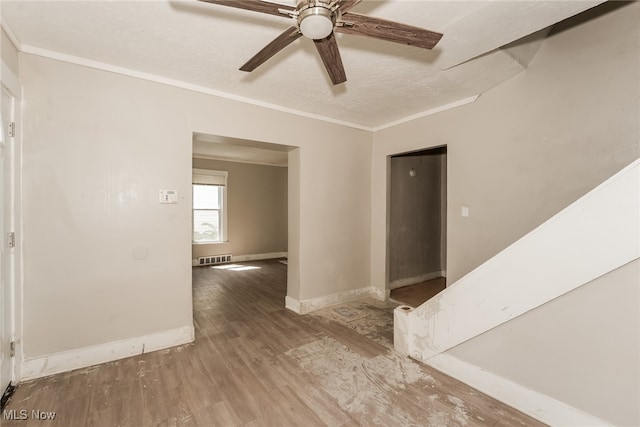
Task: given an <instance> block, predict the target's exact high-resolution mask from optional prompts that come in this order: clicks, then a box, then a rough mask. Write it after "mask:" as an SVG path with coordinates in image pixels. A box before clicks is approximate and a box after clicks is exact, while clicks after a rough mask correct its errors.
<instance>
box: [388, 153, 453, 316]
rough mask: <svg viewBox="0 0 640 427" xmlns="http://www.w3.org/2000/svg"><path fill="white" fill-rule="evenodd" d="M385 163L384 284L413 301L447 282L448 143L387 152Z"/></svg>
mask: <svg viewBox="0 0 640 427" xmlns="http://www.w3.org/2000/svg"><path fill="white" fill-rule="evenodd" d="M388 168H389V173H388V176H389V186H388V188H389V199H388V200H389V203H388V208H387V209H388V219H389V220H388V223H387V235H388V238H387V266H388V268H387V275H388V282H387V283H388V288H389V289H390V295H391V299H393V300H395V301H398V302H401V303H404V304H407V305H411V306H414V307H417V306H418V305H420V304H422V303H424V302H425V301H427V300H428V299H430V298H432V297H433V296H435V295H436V294H437V293H439V292H440V291H442V290H444V288H445V287H446V265H447V147H446V146H442V147H436V148H431V149H425V150H420V151H414V152H409V153H401V154H397V155H393V156H390V159H389V162H388Z"/></svg>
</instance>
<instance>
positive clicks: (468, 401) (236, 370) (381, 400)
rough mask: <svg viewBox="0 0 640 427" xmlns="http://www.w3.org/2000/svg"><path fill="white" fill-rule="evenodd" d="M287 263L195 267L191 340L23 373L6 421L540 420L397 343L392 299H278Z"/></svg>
mask: <svg viewBox="0 0 640 427" xmlns="http://www.w3.org/2000/svg"><path fill="white" fill-rule="evenodd" d="M286 268H287V266H286V265H284V264H281V263H279V262H277V261H260V262H251V263H243V264H240V265H238V266H237V267H229V266H225V268H222V269H216V268H211V267H196V268H194V269H193V284H194V286H193V296H194V322H195V328H196V341H195V343H194V344H188V345H183V346H180V347H176V348H172V349H167V350H162V351H157V352H152V353H147V354H144V355H140V356H136V357H131V358H128V359H123V360H119V361H115V362H110V363H106V364H103V365H99V366H94V367H90V368H86V369H79V370H76V371H73V372H68V373H64V374H59V375H54V376H50V377H47V378H43V379H38V380H35V381H30V382H27V383H23V384H21V385H20V386H19V387H18V389H17V391H16V393H15V395H14V396H13V397H12V399H11V401H10V402H9V405H8V407H7V408H6V409H7V410H14V412H13V414H16V415H18V416H19V415H20V411H23V410H24V411H26V412H27V413H28V418H27V419H26V420H21V421H10V420H7V419H6V416H5V419H4V420H3V423H2V425H3V426H4V425H6V426H22V427H27V426H49V425H56V426H65V427H68V426H71V427H75V426H78V427H84V426H134V427H139V426H216V425H219V426H234V425H242V426H369V425H384V426H416V425H419V426H537V425H541V424H540V423H538V422H537V421H535V420H533V419H531V418H529V417H527V416H526V415H523V414H521V413H520V412H518V411H515V410H514V409H512V408H510V407H508V406H505V405H503V404H501V403H499V402H498V401H496V400H494V399H491V398H489V397H487V396H485V395H483V394H481V393H479V392H478V391H476V390H474V389H472V388H470V387H468V386H466V385H464V384H462V383H460V382H458V381H456V380H454V379H452V378H450V377H448V376H446V375H444V374H442V373H440V372H438V371H436V370H434V369H431V368H429V367H427V366H425V365H422V364H419V363H417V362H415V361H413V360H412V359H409V358H406V357H402V356H400V355H398V354H397V353H395V352H394V351H393V349H392V347H393V346H392V339H393V337H392V333H393V308H394V304H392V303H383V302H377V301H373V300H372V301H360V302H355V303H349V304H344V305H340V306H335V307H330V308H326V309H323V310H320V311H318V312H315V313H313V314H311V315H306V316H300V315H297V314H295V313H292V312H290V311H288V310H285V308H284V297H285V294H286ZM32 410H39V411H43V412H45V413H46V412H55V419H54V420H53V421H51V420H49V421H42V420H37V419H34V418H33V417H32V414H33V413H32ZM8 413H10V412H5V415H6V414H8Z"/></svg>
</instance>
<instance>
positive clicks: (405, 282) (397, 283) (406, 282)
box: [389, 270, 446, 289]
mask: <svg viewBox="0 0 640 427" xmlns="http://www.w3.org/2000/svg"><path fill="white" fill-rule="evenodd" d="M445 274H446V273H445V272H444V271H442V270H440V271H432V272H431V273H426V274H423V275H421V276H416V277H407V278H406V279H398V280H394V281H393V282H390V283H389V289H397V288H401V287H403V286H411V285H416V284H418V283H422V282H426V281H427V280H431V279H436V278H438V277H445Z"/></svg>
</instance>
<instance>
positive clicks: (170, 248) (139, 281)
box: [20, 54, 371, 357]
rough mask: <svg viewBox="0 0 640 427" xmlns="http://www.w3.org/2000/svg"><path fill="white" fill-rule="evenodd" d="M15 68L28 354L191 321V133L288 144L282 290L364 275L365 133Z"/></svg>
mask: <svg viewBox="0 0 640 427" xmlns="http://www.w3.org/2000/svg"><path fill="white" fill-rule="evenodd" d="M20 72H21V79H22V83H23V85H24V106H23V108H24V121H23V124H24V126H23V135H24V139H23V142H24V144H23V153H24V164H23V176H24V184H23V206H24V236H23V251H24V260H25V261H24V285H23V286H24V333H23V339H24V350H25V354H26V356H27V357H37V356H41V355H47V354H51V353H54V352H59V351H65V350H73V349H78V348H82V347H86V346H91V345H97V344H101V343H106V342H110V341H113V340H118V339H126V338H135V337H138V336H142V335H145V334H151V333H156V332H162V331H165V330H169V329H172V328H179V327H183V326H188V325H191V324H192V308H191V172H192V149H191V147H192V135H193V132H199V133H205V134H210V135H221V136H231V137H237V138H242V139H248V140H256V141H265V142H272V143H278V144H285V145H291V146H297V147H299V148H298V149H297V150H295V151H296V152H297V155H299V165H298V166H299V167H297V168H295V171H296V175H293V176H291V177H290V180H294V181H295V185H296V186H298V187H299V191H298V193H299V194H297V195H295V196H294V197H293V200H294V201H296V202H298V206H296V207H293V208H294V209H298V210H299V220H298V222H297V223H295V224H296V225H299V227H298V228H297V229H295V228H294V229H290V230H289V239H293V240H294V241H299V242H300V244H299V245H298V253H297V254H295V255H294V256H293V257H291V258H292V259H296V260H297V263H298V265H297V266H296V270H297V272H298V274H297V275H293V276H292V278H290V279H289V280H290V281H291V280H295V281H297V283H290V288H291V289H292V292H294V293H295V292H297V293H298V294H299V295H293V297H294V298H295V297H298V298H299V297H304V296H305V295H308V296H317V295H327V294H330V293H334V292H338V291H347V290H350V289H354V288H361V287H364V286H367V285H368V284H369V256H368V250H369V241H370V240H369V239H370V222H369V206H370V187H369V176H370V159H371V149H370V142H371V136H370V134H369V133H368V132H365V131H361V130H356V129H352V128H346V127H344V126H339V125H333V124H328V123H326V122H319V121H317V120H313V119H308V118H303V117H300V116H295V115H291V114H287V113H282V112H278V111H274V110H269V109H266V108H262V107H257V106H252V105H249V104H245V103H241V102H236V101H230V100H226V99H223V98H218V97H215V96H210V95H205V94H201V93H196V92H192V91H188V90H184V89H179V88H175V87H170V86H165V85H162V84H158V83H153V82H149V81H144V80H140V79H136V78H131V77H127V76H122V75H119V74H115V73H110V72H104V71H100V70H95V69H91V68H87V67H83V66H79V65H74V64H69V63H63V62H59V61H56V60H51V59H46V58H42V57H38V56H34V55H29V54H22V55H20ZM247 118H250V120H251V126H247ZM300 135H305V137H304V138H300ZM160 189H172V190H177V191H178V192H179V195H180V198H179V203H178V204H175V205H162V204H159V203H158V190H160ZM291 250H292V249H291V246H290V247H289V252H291ZM145 252H147V256H146V257H145V258H144V259H140V260H139V259H135V258H134V256H133V255H134V254H135V255H137V257H138V258H139V257H140V255H141V254H144V253H145ZM283 306H284V302H283Z"/></svg>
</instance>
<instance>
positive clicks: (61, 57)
mask: <svg viewBox="0 0 640 427" xmlns="http://www.w3.org/2000/svg"><path fill="white" fill-rule="evenodd" d="M20 51H21V52H24V53H29V54H31V55H37V56H41V57H44V58H49V59H55V60H58V61H63V62H68V63H71V64H76V65H82V66H84V67H89V68H95V69H97V70H102V71H109V72H112V73H116V74H122V75H125V76H129V77H136V78H139V79H143V80H148V81H152V82H156V83H161V84H165V85H167V86H173V87H178V88H181V89H187V90H191V91H194V92H199V93H204V94H207V95H214V96H218V97H220V98H226V99H230V100H232V101H238V102H244V103H246V104H251V105H255V106H258V107H264V108H269V109H271V110H275V111H281V112H283V113H288V114H294V115H296V116H301V117H305V118H309V119H314V120H321V121H324V122H328V123H333V124H337V125H342V126H347V127H351V128H355V129H360V130H366V131H371V130H372V129H371V128H370V127H367V126H363V125H359V124H356V123H351V122H346V121H343V120H338V119H334V118H331V117H326V116H321V115H319V114H313V113H308V112H305V111H300V110H296V109H293V108H287V107H283V106H281V105H277V104H271V103H269V102H264V101H258V100H256V99H251V98H247V97H244V96H239V95H234V94H232V93H228V92H223V91H221V90H216V89H211V88H207V87H204V86H199V85H195V84H192V83H187V82H183V81H180V80H175V79H170V78H167V77H162V76H158V75H155V74H151V73H145V72H142V71H136V70H132V69H130V68H125V67H118V66H116V65H111V64H107V63H104V62H99V61H93V60H90V59H86V58H81V57H79V56H74V55H68V54H65V53H60V52H55V51H52V50H48V49H42V48H39V47H35V46H31V45H27V44H22V45H21V47H20Z"/></svg>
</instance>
